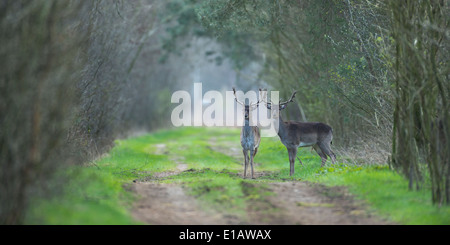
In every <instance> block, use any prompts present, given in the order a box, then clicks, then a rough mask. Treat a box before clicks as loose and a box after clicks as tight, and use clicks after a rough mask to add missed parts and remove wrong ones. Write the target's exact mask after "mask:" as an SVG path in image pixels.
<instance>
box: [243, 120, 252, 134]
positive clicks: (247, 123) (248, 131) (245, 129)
mask: <svg viewBox="0 0 450 245" xmlns="http://www.w3.org/2000/svg"><path fill="white" fill-rule="evenodd" d="M242 132H243V134H244V135H252V134H253V131H252V128H251V127H250V120H244V126H243V127H242Z"/></svg>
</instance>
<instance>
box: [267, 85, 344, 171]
mask: <svg viewBox="0 0 450 245" xmlns="http://www.w3.org/2000/svg"><path fill="white" fill-rule="evenodd" d="M296 93H297V92H294V93H292V96H291V98H290V99H289V100H287V101H285V102H281V101H280V102H279V103H278V105H276V104H274V103H272V102H267V100H266V101H265V103H266V106H267V109H269V110H271V115H272V120H276V121H278V122H275V123H278V136H279V137H280V140H281V143H283V145H284V146H286V149H287V150H288V153H289V163H290V172H289V173H290V175H291V176H292V175H293V174H294V164H295V157H296V156H297V150H298V148H299V147H308V146H312V147H313V148H314V150H315V151H316V152H317V154H319V156H320V158H321V159H322V164H321V167H323V166H324V165H325V162H326V161H327V155H328V156H329V157H330V158H331V161H332V163H333V164H335V163H336V155H335V154H334V153H333V151H331V141H332V140H333V129H332V128H331V127H330V126H328V125H327V124H324V123H321V122H295V121H286V122H285V121H283V119H282V118H281V115H280V111H281V110H283V109H285V108H286V107H287V104H289V103H290V102H293V99H294V97H295V94H296ZM298 160H299V162H300V163H302V162H301V161H300V158H298Z"/></svg>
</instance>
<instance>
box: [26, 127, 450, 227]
mask: <svg viewBox="0 0 450 245" xmlns="http://www.w3.org/2000/svg"><path fill="white" fill-rule="evenodd" d="M299 156H300V158H301V159H302V162H303V164H304V165H303V166H300V165H299V164H298V162H297V164H296V171H295V172H296V173H295V175H294V176H293V177H290V176H289V167H288V165H289V164H288V156H287V152H286V149H285V148H284V146H283V145H282V144H281V143H280V142H279V140H278V138H263V139H262V142H261V146H260V149H259V151H258V154H257V155H256V157H255V163H256V164H255V171H256V172H255V173H256V177H257V178H256V179H255V180H251V179H243V178H242V175H243V166H242V162H243V156H242V152H241V148H240V144H239V129H229V128H178V129H173V130H165V131H160V132H156V133H153V134H148V135H143V136H140V137H135V138H131V139H127V140H118V141H116V146H115V147H114V148H113V149H112V150H111V151H110V153H109V154H107V155H106V156H104V157H103V158H101V159H100V160H98V161H96V162H95V163H93V164H90V165H88V166H85V167H82V168H75V169H73V170H72V171H69V172H70V173H69V174H70V175H71V176H73V177H72V181H71V183H70V184H69V186H68V188H66V194H64V195H63V196H62V197H60V198H57V199H55V200H50V201H48V200H46V201H39V202H36V205H34V207H33V208H32V210H31V212H30V215H29V218H28V223H30V224H33V223H39V224H41V223H45V224H136V223H143V224H394V223H400V224H449V223H450V209H449V208H448V207H442V208H439V207H434V206H432V205H431V203H430V201H429V197H428V196H427V193H428V192H426V191H422V192H410V191H408V190H407V182H406V181H405V180H404V179H403V178H401V177H400V176H398V175H397V174H395V173H394V172H392V171H390V170H388V169H387V168H386V167H385V166H355V165H350V164H344V163H341V161H339V162H340V163H339V164H337V165H336V166H332V165H331V163H327V166H325V167H324V168H320V158H319V157H318V156H316V155H314V154H313V153H311V152H310V149H301V150H300V151H299ZM338 160H339V157H338ZM343 186H346V187H343Z"/></svg>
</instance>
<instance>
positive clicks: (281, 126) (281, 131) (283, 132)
mask: <svg viewBox="0 0 450 245" xmlns="http://www.w3.org/2000/svg"><path fill="white" fill-rule="evenodd" d="M287 133H288V130H287V128H286V124H285V123H284V121H283V118H281V115H279V116H278V136H279V137H280V138H281V139H284V138H285V137H286V136H287Z"/></svg>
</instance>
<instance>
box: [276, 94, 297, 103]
mask: <svg viewBox="0 0 450 245" xmlns="http://www.w3.org/2000/svg"><path fill="white" fill-rule="evenodd" d="M295 94H297V91H294V92H293V93H292V95H291V98H290V99H289V100H286V101H285V102H281V101H280V106H281V105H286V104H287V103H290V102H294V97H295Z"/></svg>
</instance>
